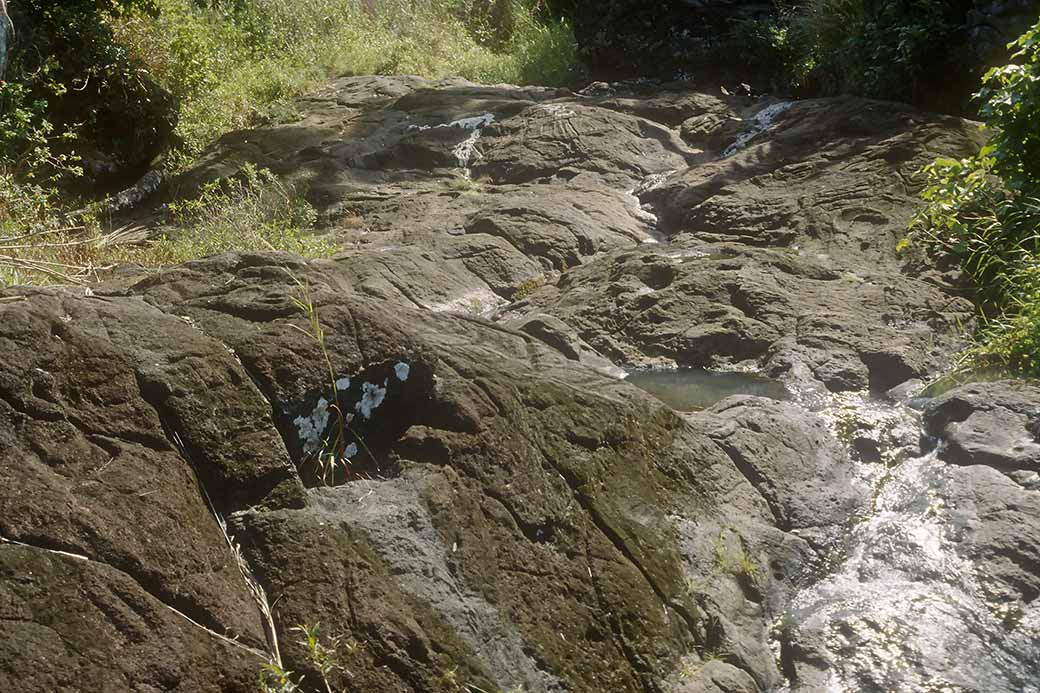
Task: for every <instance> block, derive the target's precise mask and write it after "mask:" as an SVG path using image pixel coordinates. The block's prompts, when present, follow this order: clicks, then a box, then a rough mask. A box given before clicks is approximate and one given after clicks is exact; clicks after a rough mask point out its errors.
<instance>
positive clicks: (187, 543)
mask: <svg viewBox="0 0 1040 693" xmlns="http://www.w3.org/2000/svg"><path fill="white" fill-rule="evenodd" d="M352 262H353V260H352V259H343V260H339V261H335V262H328V261H324V262H311V263H304V262H301V261H300V260H298V259H295V258H293V257H291V256H287V255H277V254H266V255H230V256H222V257H217V258H214V259H211V260H206V261H200V262H194V263H189V264H187V265H185V266H182V267H174V268H168V269H166V270H163V271H162V272H156V273H137V272H134V271H127V272H126V273H125V274H124V275H123V276H122V277H120V278H119V279H118V280H116V281H114V282H113V283H110V284H108V285H103V286H100V287H97V288H95V289H94V290H92V291H87V292H84V291H83V290H82V289H15V290H10V291H8V292H6V293H5V294H4V295H3V296H2V297H0V311H2V313H3V316H2V317H3V319H2V321H0V340H3V353H4V354H5V355H6V357H5V359H4V361H3V366H2V368H0V384H2V387H0V407H2V408H3V411H4V415H3V417H0V422H2V423H0V442H2V447H3V456H2V458H0V475H2V478H3V481H4V488H5V491H4V492H3V493H2V494H0V507H2V508H3V512H2V513H0V517H2V518H3V519H2V520H0V536H2V537H3V541H4V545H3V546H0V560H2V561H4V566H5V570H6V573H5V575H6V579H5V580H4V583H3V584H4V587H3V589H4V590H5V592H4V594H5V599H4V602H3V604H2V608H3V609H4V613H3V615H4V616H5V618H4V621H3V622H4V624H5V625H4V627H5V628H6V629H7V631H6V632H7V633H8V634H9V636H10V637H7V638H5V639H4V642H5V643H10V644H11V645H12V647H10V648H8V649H4V650H3V654H2V656H0V682H2V683H3V686H4V688H5V689H8V688H9V689H12V690H14V689H17V690H50V689H51V688H49V686H51V685H52V684H53V685H57V686H59V687H60V685H61V682H62V681H75V680H79V681H87V680H89V681H94V682H96V686H95V687H97V688H106V687H109V688H112V687H115V688H120V687H129V688H133V689H139V690H243V685H244V684H242V683H240V682H241V681H245V680H248V678H249V677H250V676H255V675H256V673H257V672H258V671H259V669H260V666H261V665H262V664H263V662H264V659H265V658H267V657H272V656H273V653H274V651H275V650H274V643H275V642H278V643H279V644H280V651H281V657H282V661H283V664H284V665H285V666H286V668H289V669H292V670H294V671H298V672H310V675H309V676H308V680H312V681H315V682H316V680H317V679H316V678H315V676H314V672H313V670H312V669H311V668H310V665H309V663H308V661H307V658H306V654H305V652H304V651H303V649H302V648H301V647H300V646H299V645H298V644H297V641H298V640H299V638H298V636H296V635H295V634H294V632H293V630H292V629H293V627H294V626H296V625H297V624H311V625H312V624H314V623H320V624H321V628H322V632H324V633H327V634H328V636H329V637H332V636H335V637H337V638H339V643H340V648H339V654H338V656H339V657H340V660H341V663H342V665H343V667H344V669H345V670H346V671H349V672H350V676H349V678H342V677H346V674H343V673H341V674H337V676H341V678H340V679H337V682H338V683H339V684H342V685H346V684H347V683H348V682H349V683H350V685H352V686H357V687H359V688H360V689H363V690H403V689H419V690H452V688H451V686H452V685H458V686H466V685H469V686H473V687H478V688H481V689H484V690H509V689H511V688H514V687H516V686H522V687H525V688H526V689H527V690H538V691H551V690H588V689H592V688H604V689H607V690H616V691H623V690H640V691H643V690H664V689H665V688H666V687H667V686H669V685H670V684H667V681H669V680H672V681H676V680H678V679H676V677H677V676H679V674H678V672H680V670H683V671H686V672H687V674H686V675H685V676H684V677H681V678H682V681H683V685H687V684H689V685H694V683H695V682H696V681H700V680H702V679H703V681H704V682H707V681H714V680H719V681H722V680H729V679H733V680H734V681H735V680H738V679H740V680H744V681H745V683H746V684H747V685H748V686H752V688H751V689H750V690H760V689H769V688H772V687H774V686H776V685H778V684H779V682H780V680H781V675H780V672H779V671H778V669H777V667H776V663H775V661H774V659H773V656H772V654H771V652H770V650H769V644H768V640H769V624H770V622H771V621H772V620H773V619H774V618H776V617H777V615H778V613H779V611H778V610H779V609H780V608H781V607H782V605H783V603H784V599H785V597H784V595H786V594H788V593H789V592H790V591H791V590H792V589H793V585H794V584H795V582H796V581H797V580H799V579H801V578H803V577H804V571H805V566H807V565H809V564H810V563H811V561H810V560H809V559H810V558H811V557H813V556H816V555H817V553H818V551H819V550H820V549H819V547H816V548H814V547H813V546H812V545H811V544H810V543H809V542H806V541H805V540H804V539H802V538H800V537H798V536H797V534H796V533H791V532H789V531H787V528H793V527H794V526H795V525H797V526H799V527H801V526H804V525H806V524H809V525H813V526H816V525H819V524H821V523H826V522H832V521H833V520H834V519H835V518H834V517H832V516H831V514H829V513H828V512H823V513H822V514H818V515H817V516H815V517H816V519H813V518H810V517H806V518H805V519H804V520H802V519H799V520H797V521H794V522H786V521H785V522H782V523H778V522H777V520H776V517H775V513H774V511H773V510H771V509H770V502H771V501H768V500H767V499H764V497H763V490H762V489H756V487H755V486H754V485H753V483H752V481H749V479H748V477H746V476H745V474H747V473H749V472H748V471H747V470H745V469H742V468H741V465H740V464H737V463H735V461H734V460H735V459H739V458H738V457H737V456H736V453H730V454H727V453H726V452H724V451H723V449H721V448H720V447H719V446H718V445H717V444H716V443H715V442H714V441H713V439H712V438H711V437H709V436H708V435H705V434H704V433H703V432H701V431H700V430H699V428H698V427H697V426H695V425H694V424H693V423H691V422H688V421H685V420H683V419H682V418H680V417H679V416H677V415H676V414H675V413H674V412H671V411H670V410H668V409H667V408H665V407H664V406H662V405H661V404H660V403H658V402H656V401H655V400H653V399H652V398H650V397H648V396H647V395H645V394H643V393H641V392H640V391H639V390H636V389H635V388H633V387H631V386H628V385H626V384H625V383H624V382H623V381H618V380H616V379H614V378H609V377H606V376H603V375H600V374H598V373H596V372H595V371H593V370H589V369H587V368H586V367H585V366H584V365H582V364H581V363H579V362H578V361H576V360H571V359H568V358H567V357H566V356H565V355H563V354H561V353H559V352H558V351H556V350H554V349H551V348H549V347H548V346H545V345H544V344H542V343H541V342H540V341H538V340H537V339H536V338H535V337H533V336H531V335H529V334H526V333H523V332H514V331H511V330H507V329H503V328H501V327H499V326H496V325H493V324H490V323H487V322H485V321H480V320H476V319H473V318H471V317H468V316H465V315H453V314H444V313H441V314H438V313H433V312H430V311H425V310H418V309H414V308H407V307H404V306H401V305H398V304H395V303H392V302H387V301H386V300H385V299H373V298H371V297H366V296H365V295H364V294H363V293H360V292H358V291H357V289H356V288H355V287H354V286H353V285H352V274H351V272H350V270H349V266H350V264H351V263H352ZM294 299H296V300H295V301H294ZM301 304H302V305H304V306H309V308H308V310H307V312H305V311H302V310H301V308H300V305H301ZM309 315H312V316H317V319H318V320H319V321H320V325H321V327H322V329H323V338H322V339H321V340H320V341H319V340H317V339H315V337H314V335H313V334H312V333H309V332H308V329H309V328H308V324H309ZM332 378H335V380H336V387H335V389H334V388H333V385H332V383H331V382H330V380H331V379H332ZM333 405H335V407H334V406H333ZM337 410H338V411H339V412H345V413H350V414H351V415H352V418H351V420H350V421H349V422H345V423H344V424H342V425H339V424H337V421H338V420H339V419H338V418H337V416H336V415H335V414H334V413H335V412H336V411H337ZM720 415H721V414H720ZM749 415H751V414H749ZM770 421H771V423H770V424H769V425H770V426H772V427H774V429H775V430H774V433H773V434H772V435H773V436H775V440H787V439H790V440H791V441H792V442H791V443H790V445H791V449H792V450H799V451H800V452H798V453H796V454H795V456H794V457H791V458H784V459H778V460H776V461H775V462H771V463H770V464H771V465H773V466H772V467H771V469H772V471H769V470H762V471H761V473H765V474H775V475H777V477H776V478H777V479H780V478H781V477H783V476H784V474H785V472H784V471H783V470H784V469H790V468H793V467H804V466H805V464H806V462H807V460H809V459H814V457H813V456H814V455H816V454H817V451H815V450H814V449H813V445H814V444H819V445H824V447H825V449H831V448H826V444H824V443H821V442H820V441H819V440H818V436H820V435H822V433H821V432H820V431H816V432H813V433H809V434H808V435H810V439H809V441H816V443H812V442H806V443H802V442H795V441H797V440H798V439H797V438H796V437H795V436H797V435H799V433H798V428H797V427H789V428H787V429H785V428H783V427H782V426H780V423H781V420H780V419H779V418H776V416H775V415H773V418H771V419H770ZM720 435H724V434H720ZM340 436H342V437H343V442H346V441H348V440H349V441H350V445H342V446H339V447H336V445H337V443H336V441H337V439H338V437H340ZM745 445H751V446H754V445H756V443H754V442H753V441H748V442H747V443H743V442H735V443H734V446H735V448H734V449H736V448H742V447H743V446H745ZM337 452H338V453H341V455H342V457H341V459H339V464H337V465H335V466H334V467H333V468H330V467H329V465H328V459H327V458H326V457H325V456H324V454H325V453H337ZM839 458H840V455H839ZM841 459H843V458H841ZM785 460H786V461H785ZM838 463H839V464H840V462H838ZM846 464H847V462H846ZM792 465H793V467H792ZM756 479H757V476H756ZM755 483H757V481H756V482H755ZM777 488H778V489H781V488H784V489H786V490H783V491H781V493H782V495H784V496H785V497H790V496H791V494H794V495H797V494H799V493H802V490H800V487H799V486H798V484H795V485H793V486H784V485H783V484H781V486H778V487H777ZM832 489H833V492H834V493H837V494H838V495H839V496H840V497H839V498H836V499H835V500H833V501H832V500H829V499H825V498H824V496H826V495H827V489H819V488H813V489H808V488H807V489H806V493H810V494H811V495H810V496H806V498H807V499H809V498H811V499H812V500H811V501H810V500H806V501H796V500H791V501H790V503H791V504H792V505H791V506H790V507H791V508H796V507H807V506H806V505H805V504H806V503H810V502H817V501H819V502H821V503H823V505H824V507H837V506H840V505H841V504H843V503H846V501H845V500H843V498H845V497H846V495H847V490H846V489H844V488H842V487H841V486H840V485H838V484H834V485H832ZM821 493H822V494H823V495H822V496H821V495H820V494H821ZM774 495H775V494H774ZM792 512H795V514H796V515H798V516H799V517H801V511H792ZM23 583H24V585H23ZM84 589H89V594H90V595H94V594H95V592H96V595H97V596H89V597H88V599H82V596H83V595H84V593H83V590H84ZM77 590H78V591H79V592H78V593H79V595H80V598H77V599H75V600H73V601H74V602H75V604H74V607H73V608H74V609H75V611H74V613H76V614H77V616H76V619H75V620H69V621H67V622H64V623H60V622H59V621H57V620H56V616H55V615H54V613H53V611H52V610H53V608H55V606H54V605H55V604H57V603H59V602H58V601H54V600H59V601H60V599H62V598H60V597H58V596H55V595H62V594H67V593H68V594H71V593H73V592H76V591H77ZM47 595H50V596H49V597H48V596H47ZM112 600H117V601H115V602H113V601H112ZM127 610H129V611H127ZM130 613H132V614H133V617H132V618H131V619H130V622H128V621H127V619H128V618H130V616H129V615H128V614H130ZM138 619H140V620H141V622H142V625H141V626H140V628H141V629H143V630H140V629H138V630H133V631H131V630H130V628H131V624H132V623H136V622H137V620H138ZM145 623H149V624H151V625H150V626H149V627H145V626H144V625H143V624H145ZM133 628H135V629H136V628H138V626H133ZM94 631H97V632H99V633H103V634H105V635H104V637H94V638H92V639H89V640H85V639H84V638H87V637H88V636H87V633H92V632H94ZM131 633H138V635H136V636H132V635H131ZM130 637H134V638H136V640H135V642H136V643H137V644H136V645H135V649H134V650H133V651H132V655H130V656H131V660H130V661H129V662H127V661H123V659H124V658H125V657H126V656H127V655H126V652H125V651H124V647H123V645H122V643H123V642H124V639H125V638H130ZM26 641H31V642H38V643H39V647H40V648H50V649H47V650H46V651H47V652H49V653H50V654H48V655H47V657H48V660H47V661H48V662H49V664H47V665H43V664H42V662H43V660H41V659H32V657H34V656H35V657H42V656H43V655H42V654H40V653H42V652H43V651H44V650H42V649H40V650H33V651H26V650H24V649H23V645H22V643H25V642H26ZM160 643H162V646H160ZM32 652H37V653H38V654H36V655H33V654H32ZM722 653H724V654H722ZM720 656H721V657H722V658H723V659H724V660H725V664H726V666H728V667H729V669H725V668H724V669H722V670H720V669H719V666H721V665H722V664H723V663H722V662H719V663H718V665H716V664H714V663H713V664H712V665H711V666H710V667H709V666H703V667H700V666H694V664H695V663H697V662H701V661H704V662H713V661H714V660H715V659H716V658H718V657H720ZM41 667H42V668H41ZM23 668H30V669H34V670H37V671H39V674H38V678H34V679H32V680H31V682H30V684H29V685H28V687H26V685H24V671H23ZM694 671H696V672H697V673H696V675H694V674H693V673H690V672H694ZM57 672H61V676H64V677H65V678H55V677H57V676H58V673H57ZM726 672H728V673H726ZM709 675H710V677H709V678H703V677H708V676H709ZM157 677H158V678H157ZM720 677H721V678H720ZM18 682H21V683H18ZM236 682H238V683H236ZM451 682H454V683H451ZM749 682H753V683H749ZM70 685H73V686H75V685H78V684H70ZM697 685H708V684H707V683H703V684H697ZM236 686H237V687H236ZM149 687H150V688H149ZM690 690H696V688H691V689H690ZM706 690H708V689H706Z"/></svg>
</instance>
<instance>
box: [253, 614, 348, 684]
mask: <svg viewBox="0 0 1040 693" xmlns="http://www.w3.org/2000/svg"><path fill="white" fill-rule="evenodd" d="M292 632H294V633H299V634H300V635H302V636H303V639H302V640H299V641H297V642H298V643H299V644H300V645H303V646H304V647H305V648H306V649H307V661H308V662H309V663H310V664H311V665H312V666H313V667H314V668H315V669H317V670H318V675H319V676H320V677H321V682H322V685H323V686H324V688H325V691H326V693H333V689H332V683H331V682H330V679H332V678H333V677H334V676H335V675H336V674H337V673H343V674H346V675H347V676H350V672H349V671H347V670H346V669H344V668H343V666H342V665H341V664H340V663H339V648H340V647H341V646H342V645H343V641H342V639H341V638H340V637H333V638H327V639H326V642H322V639H321V624H320V623H315V624H314V625H310V626H307V625H299V626H295V627H294V628H293V629H292ZM351 649H353V648H352V647H351ZM303 679H304V677H303V676H302V675H299V676H297V675H296V673H295V672H292V671H288V670H286V669H283V668H282V666H281V665H280V664H278V663H277V662H274V661H272V662H267V663H265V664H264V665H262V666H261V667H260V675H259V683H260V691H261V693H296V692H297V691H299V690H300V684H301V683H303Z"/></svg>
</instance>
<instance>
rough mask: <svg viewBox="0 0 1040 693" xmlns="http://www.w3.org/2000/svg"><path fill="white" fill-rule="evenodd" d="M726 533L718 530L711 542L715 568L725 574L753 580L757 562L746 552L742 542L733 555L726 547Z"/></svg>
mask: <svg viewBox="0 0 1040 693" xmlns="http://www.w3.org/2000/svg"><path fill="white" fill-rule="evenodd" d="M726 531H727V530H726V529H721V530H719V535H718V537H716V538H715V541H714V542H713V548H714V552H715V567H716V568H718V569H719V570H721V571H722V572H725V573H732V574H734V575H744V576H746V577H748V578H751V579H754V578H755V577H757V575H758V562H757V561H755V559H754V558H753V557H752V556H751V554H749V553H748V552H747V549H746V548H745V547H744V543H743V541H742V540H741V541H740V543H739V546H738V548H737V550H736V555H733V554H732V553H731V552H730V551H729V549H728V548H727V546H726ZM738 539H739V535H738Z"/></svg>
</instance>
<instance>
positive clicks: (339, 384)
mask: <svg viewBox="0 0 1040 693" xmlns="http://www.w3.org/2000/svg"><path fill="white" fill-rule="evenodd" d="M349 389H350V378H346V377H344V378H340V379H339V380H337V381H336V391H337V392H346V391H347V390H349Z"/></svg>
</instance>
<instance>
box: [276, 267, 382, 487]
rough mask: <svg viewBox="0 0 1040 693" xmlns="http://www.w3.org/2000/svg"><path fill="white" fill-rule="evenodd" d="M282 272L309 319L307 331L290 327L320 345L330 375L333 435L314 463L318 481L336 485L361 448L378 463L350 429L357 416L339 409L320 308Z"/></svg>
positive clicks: (347, 473)
mask: <svg viewBox="0 0 1040 693" xmlns="http://www.w3.org/2000/svg"><path fill="white" fill-rule="evenodd" d="M283 269H285V271H286V273H287V274H288V275H289V276H290V277H291V278H292V280H293V281H294V282H295V283H296V288H297V292H298V295H296V296H293V297H292V302H293V305H295V306H296V307H297V308H298V309H299V310H300V312H301V313H303V314H304V315H305V316H306V317H307V325H308V327H307V329H304V328H302V327H300V326H299V325H290V327H292V328H294V329H296V330H299V331H300V332H302V333H303V334H305V335H307V336H308V337H311V338H312V339H313V340H314V341H315V343H316V344H317V345H318V350H319V351H320V352H321V357H322V360H323V361H324V363H325V369H326V371H327V373H328V378H329V386H330V387H331V389H332V397H331V399H330V400H329V403H328V410H329V411H330V412H331V413H332V414H333V416H334V417H335V423H334V425H333V429H332V435H331V436H329V437H327V438H326V439H325V440H323V441H322V445H321V447H319V448H318V450H316V451H315V452H314V453H313V455H312V459H313V460H314V464H315V466H316V472H317V477H318V478H319V479H321V483H322V484H324V485H325V486H329V485H331V484H332V483H333V482H334V481H335V479H336V473H337V471H338V470H340V469H342V470H343V475H344V476H347V477H349V476H350V474H351V471H352V470H351V465H350V459H351V458H352V457H354V456H355V455H357V452H358V446H359V445H360V446H361V448H362V449H363V450H364V451H365V453H366V454H367V455H368V456H369V457H370V458H371V459H372V461H373V462H375V461H376V458H375V455H373V454H372V451H371V450H370V449H369V447H368V445H367V444H366V443H365V440H364V438H362V437H361V436H360V435H358V434H357V433H356V432H355V431H354V430H353V429H351V428H350V423H351V421H353V419H354V415H353V414H351V413H349V412H344V411H343V409H342V408H341V407H340V404H339V386H338V385H337V378H336V371H335V369H334V368H333V367H332V358H331V356H329V349H328V346H327V344H326V341H325V328H324V327H323V326H322V324H321V317H320V316H319V315H318V307H317V306H315V305H314V300H313V298H312V296H311V292H310V289H309V288H308V287H307V285H306V284H305V283H304V282H303V281H301V280H300V279H299V278H297V277H296V276H295V275H294V274H293V273H292V272H291V271H290V270H289V269H288V268H283Z"/></svg>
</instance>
